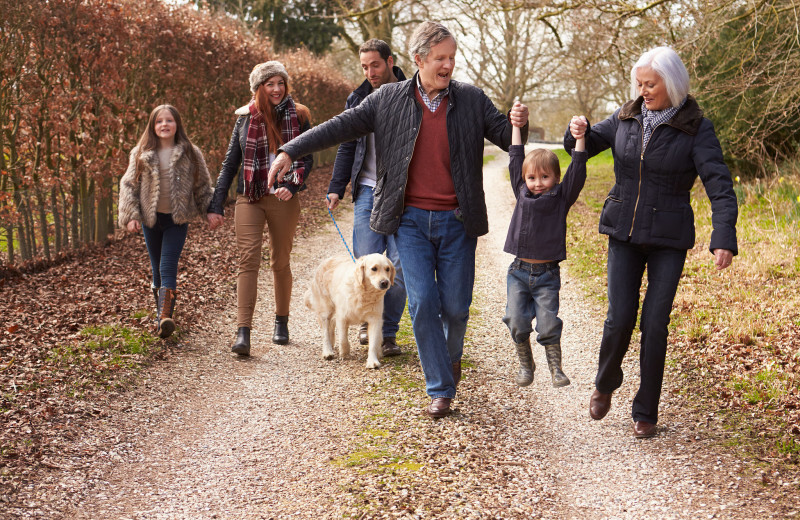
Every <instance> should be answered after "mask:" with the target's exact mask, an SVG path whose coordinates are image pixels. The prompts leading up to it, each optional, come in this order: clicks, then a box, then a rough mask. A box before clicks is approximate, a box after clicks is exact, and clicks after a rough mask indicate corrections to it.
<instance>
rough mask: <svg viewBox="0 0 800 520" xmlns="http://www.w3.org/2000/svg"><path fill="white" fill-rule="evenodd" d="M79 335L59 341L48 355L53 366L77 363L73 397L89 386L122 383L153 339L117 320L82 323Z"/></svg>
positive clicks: (150, 349)
mask: <svg viewBox="0 0 800 520" xmlns="http://www.w3.org/2000/svg"><path fill="white" fill-rule="evenodd" d="M80 335H81V336H82V337H83V340H82V341H77V342H74V343H71V344H68V345H60V346H58V347H56V348H54V349H52V350H51V351H50V355H49V358H48V363H50V364H52V365H53V366H54V367H55V368H56V369H57V370H58V369H60V368H63V367H69V368H74V367H77V366H80V367H81V369H80V370H78V371H77V372H78V373H79V377H76V378H75V379H74V380H73V389H72V391H71V393H72V395H74V396H77V397H80V396H81V395H83V391H84V390H87V389H89V388H96V387H115V386H122V385H124V384H125V383H126V381H127V379H128V378H129V376H131V375H132V374H133V373H135V372H136V371H138V370H139V369H140V368H141V367H142V366H143V365H144V363H145V362H146V360H147V359H148V358H149V356H150V355H151V354H152V353H153V349H154V348H155V345H156V343H157V339H156V338H154V337H153V336H151V335H150V334H148V333H146V332H143V331H141V330H138V329H132V328H128V327H125V326H123V325H121V324H108V325H100V326H90V327H86V328H84V329H83V330H81V332H80Z"/></svg>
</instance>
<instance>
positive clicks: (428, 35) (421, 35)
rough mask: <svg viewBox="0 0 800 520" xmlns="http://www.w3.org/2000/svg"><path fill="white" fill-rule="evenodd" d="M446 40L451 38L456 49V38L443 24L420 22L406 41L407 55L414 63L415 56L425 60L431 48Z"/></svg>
mask: <svg viewBox="0 0 800 520" xmlns="http://www.w3.org/2000/svg"><path fill="white" fill-rule="evenodd" d="M448 38H452V39H453V41H454V42H455V43H456V48H458V42H456V37H455V36H453V33H451V32H450V30H449V29H448V28H447V27H445V26H444V25H443V24H440V23H439V22H431V21H425V22H422V23H421V24H419V27H417V28H416V29H415V30H414V34H412V35H411V38H410V39H409V40H408V54H409V55H410V56H411V61H413V62H415V63H416V60H415V59H414V57H415V56H419V57H420V59H421V60H425V58H427V57H428V54H430V52H431V47H433V46H434V45H438V44H440V43H442V42H443V41H444V40H446V39H448Z"/></svg>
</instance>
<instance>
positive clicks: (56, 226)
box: [50, 186, 63, 254]
mask: <svg viewBox="0 0 800 520" xmlns="http://www.w3.org/2000/svg"><path fill="white" fill-rule="evenodd" d="M50 207H51V211H52V212H53V235H54V236H55V241H56V243H55V248H56V254H59V253H60V252H61V251H62V249H63V244H62V243H61V221H60V220H59V213H58V197H56V187H55V186H53V187H52V188H50Z"/></svg>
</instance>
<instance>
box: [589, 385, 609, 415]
mask: <svg viewBox="0 0 800 520" xmlns="http://www.w3.org/2000/svg"><path fill="white" fill-rule="evenodd" d="M610 408H611V394H604V393H602V392H600V391H599V390H595V391H594V392H593V393H592V398H591V399H590V400H589V415H590V416H591V418H592V419H594V420H595V421H599V420H600V419H602V418H603V417H605V416H606V414H607V413H608V410H609V409H610Z"/></svg>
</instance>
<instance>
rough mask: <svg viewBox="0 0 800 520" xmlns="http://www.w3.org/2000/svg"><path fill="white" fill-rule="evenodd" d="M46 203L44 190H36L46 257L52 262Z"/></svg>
mask: <svg viewBox="0 0 800 520" xmlns="http://www.w3.org/2000/svg"><path fill="white" fill-rule="evenodd" d="M46 202H47V197H46V196H45V195H44V194H43V193H42V190H40V189H39V188H36V206H37V209H38V210H39V233H41V235H42V247H43V248H44V257H45V258H47V259H48V260H50V258H51V257H50V230H49V229H48V227H49V223H48V222H47V208H46V207H45V206H46Z"/></svg>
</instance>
